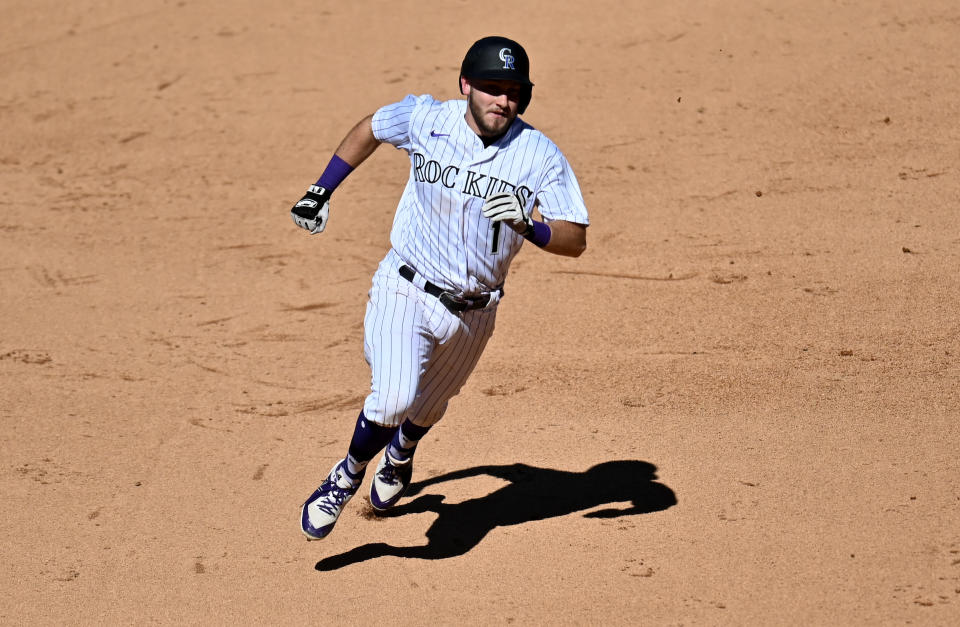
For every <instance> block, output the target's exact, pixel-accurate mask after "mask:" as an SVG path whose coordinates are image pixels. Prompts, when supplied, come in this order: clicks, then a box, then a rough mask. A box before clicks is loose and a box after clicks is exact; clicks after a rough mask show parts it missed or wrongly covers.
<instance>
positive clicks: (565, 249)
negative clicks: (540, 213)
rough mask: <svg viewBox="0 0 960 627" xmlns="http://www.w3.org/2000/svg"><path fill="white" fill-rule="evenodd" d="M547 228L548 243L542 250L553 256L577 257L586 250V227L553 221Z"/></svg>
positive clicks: (574, 223)
mask: <svg viewBox="0 0 960 627" xmlns="http://www.w3.org/2000/svg"><path fill="white" fill-rule="evenodd" d="M549 226H550V241H549V242H547V245H546V246H544V247H543V250H545V251H547V252H548V253H553V254H554V255H563V256H565V257H579V256H580V255H582V254H583V251H585V250H586V249H587V225H585V224H577V223H576V222H567V221H566V220H554V221H553V222H550V223H549Z"/></svg>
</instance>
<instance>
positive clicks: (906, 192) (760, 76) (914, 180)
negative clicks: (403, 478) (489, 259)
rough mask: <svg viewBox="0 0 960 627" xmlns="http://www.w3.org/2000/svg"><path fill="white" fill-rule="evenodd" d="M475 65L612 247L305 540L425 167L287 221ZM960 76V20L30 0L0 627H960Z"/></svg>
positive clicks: (951, 15) (4, 45)
mask: <svg viewBox="0 0 960 627" xmlns="http://www.w3.org/2000/svg"><path fill="white" fill-rule="evenodd" d="M489 34H502V35H507V36H510V37H513V38H516V39H518V40H519V41H520V42H522V43H523V44H524V45H525V46H526V48H527V50H528V52H529V53H530V56H531V59H532V78H533V81H534V82H535V83H536V87H535V88H534V91H533V102H532V104H531V106H530V109H529V111H527V114H526V115H525V116H524V117H525V119H527V120H528V121H529V122H531V123H532V124H533V125H535V126H536V127H538V128H540V129H542V130H543V131H544V132H546V133H547V135H549V136H550V137H551V138H552V139H553V140H554V141H556V143H557V144H558V145H559V146H560V147H561V148H562V149H563V150H564V152H565V153H566V154H567V156H568V158H569V160H570V161H571V163H572V164H573V166H574V168H575V170H576V172H577V174H578V177H579V179H580V183H581V186H582V188H583V190H584V195H585V198H586V200H587V205H588V207H589V209H590V212H591V219H592V222H593V224H592V226H591V227H590V229H589V233H588V239H589V246H588V250H587V252H586V253H585V254H584V256H583V257H581V258H579V259H566V258H560V257H556V256H552V255H548V254H544V253H542V252H541V251H538V250H536V249H535V248H534V247H532V246H528V247H525V248H524V250H523V251H522V252H521V253H520V255H519V256H518V257H517V259H516V261H515V263H514V266H513V268H512V273H511V275H510V279H509V281H508V284H507V289H506V292H507V294H506V296H505V298H504V300H503V302H502V304H501V309H500V314H499V318H498V321H497V331H496V333H495V334H494V336H493V339H492V340H491V343H490V345H489V346H488V348H487V351H486V353H485V355H484V357H483V359H482V360H481V362H480V365H479V366H478V368H477V370H476V372H475V373H474V376H473V377H472V379H471V380H470V382H469V383H468V385H467V386H466V387H465V389H464V390H463V392H462V395H461V396H460V397H458V398H457V399H456V400H455V401H454V402H452V403H451V406H450V409H449V411H448V413H447V415H446V417H445V418H444V420H443V421H442V422H441V423H440V424H439V425H438V426H437V427H436V428H435V429H434V430H433V431H431V432H430V434H429V435H428V437H427V439H426V440H425V441H424V443H423V444H422V446H421V447H420V450H419V452H418V455H417V468H416V474H415V482H416V483H415V484H414V492H415V493H414V494H412V495H411V496H410V497H409V498H407V499H405V501H404V504H403V505H402V506H401V507H400V508H399V509H398V510H397V515H395V516H392V517H390V518H386V519H377V518H374V517H371V516H370V515H369V513H368V509H367V506H366V504H365V496H358V497H357V498H356V499H355V500H354V501H353V502H351V503H350V505H349V507H348V509H347V511H346V512H345V513H344V515H343V517H342V518H341V520H340V522H339V524H338V526H337V529H336V531H335V532H334V533H333V535H331V536H330V537H329V538H328V539H327V540H325V541H323V542H314V543H308V542H306V541H305V540H304V538H303V536H302V535H301V534H300V530H299V528H298V517H299V509H300V505H301V504H302V502H303V500H304V499H305V498H306V497H307V496H308V495H309V494H310V492H311V491H312V490H313V489H314V488H315V487H316V485H317V484H318V483H319V482H320V480H321V479H322V478H323V476H324V475H325V474H326V473H327V471H328V470H329V469H330V466H331V465H332V464H333V462H334V461H335V460H336V459H337V458H338V457H340V456H342V455H343V453H344V451H345V447H346V443H347V438H348V437H349V435H350V433H351V430H352V425H353V423H354V420H355V418H356V415H357V411H358V410H359V408H360V405H361V402H362V399H363V397H364V396H365V394H366V392H367V389H368V386H369V371H368V369H367V366H366V364H365V363H364V361H363V353H362V321H363V313H364V307H365V303H366V294H367V290H368V288H369V285H370V279H371V276H372V274H373V271H374V269H375V267H376V264H377V262H378V261H379V260H380V258H381V256H382V255H383V253H384V252H385V251H386V248H387V246H388V232H389V229H390V224H391V219H392V217H393V213H394V209H395V206H396V201H397V199H398V198H399V196H400V193H401V191H402V188H403V185H404V182H405V180H406V175H407V171H408V167H409V164H408V161H407V159H406V158H405V155H404V154H403V153H402V152H398V151H396V150H393V149H391V148H389V147H381V148H380V150H379V151H378V152H377V153H376V154H375V155H374V156H373V157H372V158H371V159H370V160H369V161H368V162H367V163H366V164H364V165H363V166H362V167H361V168H360V169H358V170H357V171H356V172H355V173H354V174H353V175H352V176H351V177H350V178H349V179H348V180H347V181H346V183H344V184H343V186H342V187H341V188H340V189H339V190H338V191H337V193H336V195H335V196H334V199H333V204H332V212H331V219H330V224H329V227H328V229H327V231H326V232H325V233H324V234H322V235H319V236H309V235H308V234H306V233H305V232H304V231H302V230H300V229H298V228H296V227H295V226H294V224H293V222H292V221H291V220H290V217H289V209H290V207H291V205H292V204H293V203H294V202H295V201H296V200H297V199H299V198H300V197H301V195H302V194H303V192H304V190H305V189H306V187H307V185H309V184H310V183H312V182H314V181H315V180H316V178H317V177H318V176H319V174H320V172H321V171H322V168H323V166H324V165H325V164H326V163H327V161H328V159H329V157H330V155H331V153H332V151H333V150H334V149H335V148H336V145H337V143H338V142H339V140H340V139H341V138H342V137H343V135H344V134H345V133H346V131H347V130H348V129H349V128H350V127H351V126H352V125H353V124H354V123H355V122H356V121H357V120H359V119H360V118H361V117H362V116H363V115H365V114H367V113H371V112H373V111H374V110H375V109H376V108H377V107H379V106H381V105H383V104H386V103H388V102H393V101H396V100H399V99H401V98H402V97H403V96H404V95H406V94H408V93H416V94H421V93H432V94H433V95H434V96H436V97H438V98H453V97H458V92H457V88H456V86H457V72H458V68H459V63H460V60H461V59H462V56H463V54H464V52H465V51H466V49H467V47H468V46H469V45H470V43H472V42H473V41H474V40H476V39H478V38H480V37H482V36H484V35H489ZM958 42H960V6H958V4H957V2H955V1H954V0H920V1H918V2H891V1H878V2H868V1H866V0H861V1H850V2H843V1H835V2H831V1H826V0H802V1H801V0H789V1H781V0H764V1H757V2H747V1H734V2H683V3H674V2H652V1H646V0H644V1H638V2H621V1H616V2H613V1H607V0H593V1H591V2H559V3H556V2H551V1H547V0H543V1H518V2H513V3H508V4H505V5H504V4H489V3H476V2H466V1H458V2H442V3H441V2H435V3H433V2H414V1H412V0H401V1H396V0H391V1H390V2H355V3H349V2H306V1H303V0H297V1H293V2H284V3H270V2H260V3H258V2H211V1H200V0H183V1H179V2H178V1H173V0H171V1H162V0H143V1H140V2H135V3H131V2H122V1H120V0H103V1H98V2H93V1H81V2H71V3H64V2H52V1H50V0H30V1H27V0H6V1H5V2H4V3H3V20H2V22H0V85H2V89H0V189H2V194H0V427H2V428H0V492H2V497H3V510H2V513H0V535H2V538H3V542H2V543H0V547H2V548H0V560H2V562H3V567H2V569H0V588H2V590H3V594H2V596H0V623H3V624H8V625H10V624H25V625H37V624H85V625H90V624H101V623H107V624H148V623H164V624H171V623H192V624H242V623H256V622H259V623H265V624H266V623H269V624H307V623H320V624H372V623H389V624H397V625H453V624H469V625H507V624H514V625H538V624H565V625H566V624H569V625H575V624H576V625H598V624H612V625H626V624H641V625H719V624H735V625H770V624H786V625H808V624H815V625H848V624H855V625H877V624H883V625H899V624H913V625H948V624H958V623H960V461H958V458H960V425H958V421H960V392H958V389H960V383H958V382H960V367H958V360H960V340H958V334H960V322H958V319H960V315H958V303H960V272H958V270H960V217H958V216H960V206H958V199H960V124H958V120H960V62H958V56H957V44H958ZM592 468H593V470H592V471H591V470H590V469H592ZM365 487H366V484H365ZM411 547H414V548H411ZM417 547H419V548H417Z"/></svg>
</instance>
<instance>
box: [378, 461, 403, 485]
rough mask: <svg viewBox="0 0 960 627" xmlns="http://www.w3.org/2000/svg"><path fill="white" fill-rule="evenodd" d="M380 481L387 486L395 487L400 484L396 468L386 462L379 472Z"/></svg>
mask: <svg viewBox="0 0 960 627" xmlns="http://www.w3.org/2000/svg"><path fill="white" fill-rule="evenodd" d="M380 480H381V481H383V482H384V483H386V484H387V485H397V484H398V483H400V477H399V476H398V473H397V467H396V466H394V465H393V464H391V463H390V462H389V461H388V462H387V464H386V465H385V466H384V467H383V468H382V469H381V470H380Z"/></svg>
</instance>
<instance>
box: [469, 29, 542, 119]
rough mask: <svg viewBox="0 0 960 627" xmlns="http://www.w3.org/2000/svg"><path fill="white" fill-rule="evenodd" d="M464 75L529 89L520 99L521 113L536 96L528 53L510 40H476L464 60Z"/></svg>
mask: <svg viewBox="0 0 960 627" xmlns="http://www.w3.org/2000/svg"><path fill="white" fill-rule="evenodd" d="M460 76H461V77H466V78H468V79H469V78H479V79H487V80H500V81H514V82H516V83H520V84H521V85H523V86H524V88H525V89H524V92H523V94H522V95H521V97H520V107H519V112H520V113H523V112H524V111H526V109H527V105H529V104H530V97H531V96H532V95H533V83H531V82H530V59H529V58H528V57H527V51H526V50H524V49H523V46H521V45H520V44H518V43H517V42H515V41H514V40H512V39H508V38H506V37H498V36H493V37H484V38H483V39H480V40H477V41H475V42H474V43H473V45H472V46H470V49H469V50H467V54H466V56H464V57H463V63H462V64H461V65H460ZM461 93H463V90H462V89H461Z"/></svg>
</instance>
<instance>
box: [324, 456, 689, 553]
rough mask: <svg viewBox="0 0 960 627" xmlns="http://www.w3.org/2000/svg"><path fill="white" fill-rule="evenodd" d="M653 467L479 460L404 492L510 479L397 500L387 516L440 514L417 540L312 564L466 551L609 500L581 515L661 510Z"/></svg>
mask: <svg viewBox="0 0 960 627" xmlns="http://www.w3.org/2000/svg"><path fill="white" fill-rule="evenodd" d="M656 470H657V467H656V466H654V465H653V464H650V463H647V462H642V461H636V460H621V461H610V462H604V463H602V464H597V465H596V466H594V467H592V468H590V469H589V470H587V471H585V472H567V471H563V470H553V469H550V468H537V467H535V466H527V465H526V464H511V465H508V466H477V467H475V468H465V469H463V470H457V471H454V472H450V473H447V474H445V475H440V476H438V477H432V478H430V479H427V480H426V481H421V482H418V483H414V484H413V485H411V486H410V489H409V491H408V492H407V497H410V496H416V495H417V494H419V493H420V492H422V491H423V490H424V488H427V487H429V486H432V485H436V484H438V483H442V482H444V481H453V480H456V479H465V478H467V477H475V476H478V475H490V476H492V477H498V478H500V479H504V480H505V481H508V482H509V483H508V484H507V485H505V486H503V487H502V488H500V489H498V490H496V491H494V492H492V493H490V494H488V495H486V496H482V497H479V498H475V499H470V500H469V501H464V502H462V503H455V504H447V503H444V502H443V500H444V497H443V495H441V494H425V495H422V496H420V497H419V498H417V499H414V500H413V501H411V502H409V503H406V504H403V505H398V506H397V507H395V508H393V509H392V510H390V511H389V512H387V513H386V514H384V515H385V516H389V517H395V516H403V515H406V514H413V513H422V512H428V511H429V512H434V513H436V514H437V519H436V520H435V521H434V523H433V524H432V525H431V526H430V528H429V529H428V530H427V543H426V544H425V545H422V546H392V545H390V544H386V543H383V542H376V543H372V544H364V545H362V546H358V547H356V548H354V549H351V550H349V551H347V552H346V553H341V554H340V555H332V556H330V557H327V558H324V559H322V560H320V561H319V562H317V565H316V569H317V570H323V571H326V570H336V569H338V568H342V567H344V566H348V565H350V564H356V563H358V562H363V561H366V560H369V559H374V558H377V557H384V556H387V555H394V556H397V557H409V558H418V559H427V560H437V559H445V558H448V557H455V556H457V555H463V554H464V553H466V552H467V551H469V550H470V549H472V548H473V547H475V546H477V545H478V544H479V543H480V541H481V540H483V538H484V537H485V536H486V535H487V534H488V533H490V531H492V530H493V529H495V528H496V527H503V526H506V525H519V524H522V523H527V522H532V521H535V520H543V519H545V518H553V517H555V516H565V515H567V514H572V513H573V512H579V511H583V510H587V509H592V508H594V507H598V506H601V505H613V504H615V503H616V504H625V503H629V505H626V506H624V505H618V506H617V507H607V508H604V509H599V510H595V511H591V512H588V513H587V514H584V517H586V518H617V517H619V516H630V515H634V514H647V513H650V512H658V511H661V510H664V509H667V508H668V507H670V506H672V505H676V503H677V497H676V495H675V494H674V493H673V490H671V489H670V488H668V487H667V486H665V485H663V484H662V483H657V482H656V481H655V479H657V476H656Z"/></svg>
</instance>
